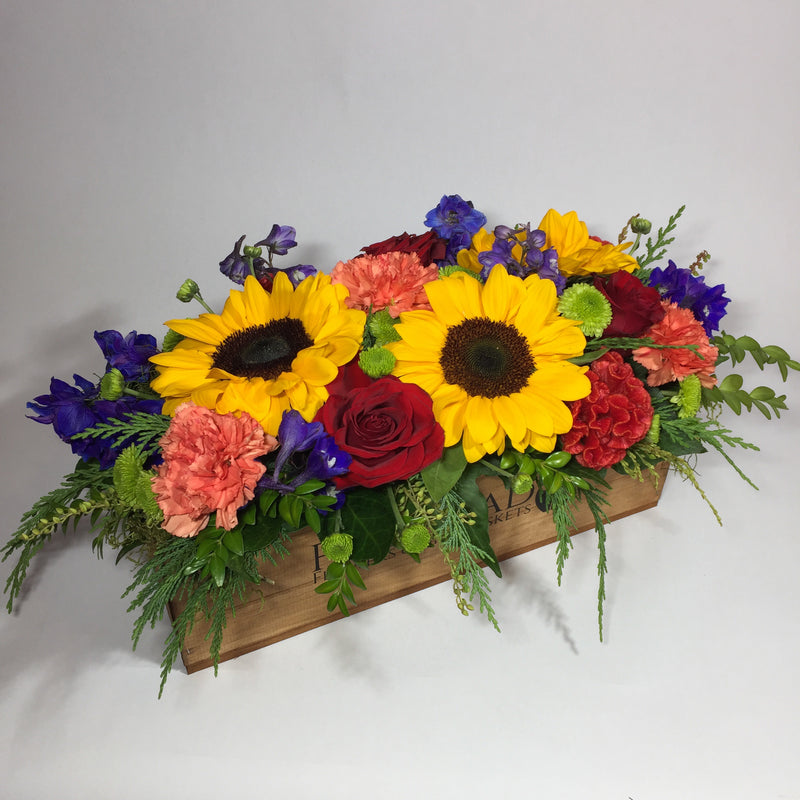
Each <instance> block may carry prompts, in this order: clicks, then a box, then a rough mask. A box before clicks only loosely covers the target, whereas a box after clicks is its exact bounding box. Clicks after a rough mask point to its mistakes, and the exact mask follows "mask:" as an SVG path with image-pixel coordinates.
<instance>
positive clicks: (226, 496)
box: [153, 403, 278, 538]
mask: <svg viewBox="0 0 800 800" xmlns="http://www.w3.org/2000/svg"><path fill="white" fill-rule="evenodd" d="M160 444H161V449H162V454H163V456H164V463H163V464H161V465H160V466H159V467H158V470H157V472H158V474H157V475H156V477H154V478H153V491H154V492H155V493H156V499H157V501H158V505H159V507H160V508H161V510H162V511H163V512H164V520H165V521H164V528H165V529H166V530H167V531H169V532H170V533H171V534H173V536H180V537H182V538H187V537H190V536H197V534H198V533H200V531H201V530H203V528H205V527H206V525H208V521H209V517H210V516H211V514H212V513H213V512H215V513H216V525H217V527H218V528H224V529H225V530H231V529H232V528H235V527H236V525H237V523H238V519H237V516H236V512H237V511H238V510H239V509H240V508H241V507H242V506H243V505H245V503H248V502H250V500H252V499H253V496H254V494H253V491H254V489H255V487H256V484H257V483H258V479H259V478H260V477H261V476H262V475H263V474H264V472H265V471H266V467H265V466H264V465H263V464H262V463H261V462H259V461H256V459H257V458H258V457H259V456H263V455H266V454H267V453H269V452H271V451H272V450H274V449H275V448H276V447H277V446H278V442H277V440H276V439H275V437H274V436H270V435H269V434H267V433H265V431H264V429H263V428H262V427H261V425H260V424H259V423H258V422H257V421H256V420H255V419H253V417H251V416H250V415H249V414H247V413H245V412H242V415H241V416H240V417H235V416H234V415H233V414H217V413H216V412H215V411H211V409H208V408H204V407H203V406H196V405H193V404H192V403H182V404H181V405H180V406H178V408H177V410H176V411H175V416H174V417H173V418H172V422H171V423H170V426H169V428H168V429H167V432H166V433H165V434H164V436H163V437H162V439H161V442H160Z"/></svg>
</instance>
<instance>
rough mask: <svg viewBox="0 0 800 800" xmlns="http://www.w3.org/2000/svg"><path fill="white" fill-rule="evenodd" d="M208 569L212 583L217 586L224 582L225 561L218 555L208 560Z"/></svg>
mask: <svg viewBox="0 0 800 800" xmlns="http://www.w3.org/2000/svg"><path fill="white" fill-rule="evenodd" d="M208 569H209V572H210V573H211V577H212V578H213V579H214V583H216V584H217V586H222V584H223V583H225V562H224V561H223V560H222V559H221V558H220V557H219V556H214V557H213V558H212V559H211V561H209V562H208Z"/></svg>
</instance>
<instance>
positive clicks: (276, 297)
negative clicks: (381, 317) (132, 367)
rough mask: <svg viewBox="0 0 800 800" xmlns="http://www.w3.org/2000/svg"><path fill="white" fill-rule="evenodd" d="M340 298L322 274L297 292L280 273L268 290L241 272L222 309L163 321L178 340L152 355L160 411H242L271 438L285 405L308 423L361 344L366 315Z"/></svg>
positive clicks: (341, 291)
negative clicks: (189, 406) (188, 406)
mask: <svg viewBox="0 0 800 800" xmlns="http://www.w3.org/2000/svg"><path fill="white" fill-rule="evenodd" d="M346 296H347V289H345V288H344V287H343V286H332V285H331V282H330V277H329V276H328V275H323V274H322V273H318V274H317V275H314V276H313V277H310V278H306V279H305V280H304V281H303V282H302V283H300V284H299V285H298V286H297V288H296V289H295V288H294V287H292V284H291V282H290V281H289V279H288V278H287V277H286V275H284V274H283V273H279V274H278V275H277V276H276V277H275V283H274V285H273V288H272V292H266V291H265V290H264V289H263V288H262V287H261V285H260V284H259V283H258V281H257V280H256V279H255V278H253V277H251V276H248V277H247V279H246V280H245V284H244V290H243V291H239V290H238V289H234V290H232V291H231V293H230V297H229V298H228V300H227V301H226V302H225V307H224V309H223V311H222V313H221V314H201V315H200V316H199V317H198V318H196V319H174V320H170V321H169V322H167V323H166V324H167V325H168V326H169V328H170V329H172V330H174V331H176V332H177V333H179V334H181V335H182V336H184V337H185V338H184V339H182V340H181V341H180V342H179V343H178V344H177V345H176V347H175V349H174V350H172V351H171V352H168V353H159V354H158V355H156V356H153V357H152V359H151V361H152V362H153V363H154V364H156V365H157V367H158V372H159V375H158V377H157V378H156V379H155V380H154V381H153V382H152V384H151V385H152V388H153V389H154V390H155V391H156V392H158V394H160V395H161V396H162V397H163V398H164V399H165V402H164V413H165V414H172V413H174V411H175V409H176V408H177V407H178V406H179V405H180V404H181V403H183V402H185V401H187V400H190V401H191V402H193V403H195V404H196V405H199V406H205V407H206V408H210V409H213V410H215V411H217V412H219V413H220V414H228V413H240V412H242V411H246V412H247V413H248V414H250V416H252V417H254V418H255V419H257V420H258V421H259V422H260V423H261V425H262V426H263V427H264V429H265V430H266V432H267V433H269V434H272V435H273V436H274V435H275V434H276V433H277V432H278V426H279V425H280V421H281V417H282V416H283V412H284V411H287V410H289V409H290V408H294V409H296V410H297V411H299V412H300V414H301V415H302V416H303V418H304V419H306V420H311V419H312V417H313V416H314V414H316V412H317V411H318V410H319V409H320V407H321V406H322V404H323V403H324V402H325V401H326V400H327V399H328V390H327V389H326V388H325V387H326V386H327V384H329V383H330V382H331V381H332V380H333V379H334V378H335V377H336V375H337V373H338V369H339V367H340V366H341V365H343V364H346V363H347V362H348V361H350V360H351V359H352V358H353V357H354V356H355V355H356V353H357V352H358V350H359V347H360V345H361V340H362V336H363V332H364V322H365V319H366V315H365V314H364V312H363V311H359V310H355V309H348V308H347V307H346V306H345V303H344V300H345V297H346Z"/></svg>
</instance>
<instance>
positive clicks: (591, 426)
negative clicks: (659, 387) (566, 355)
mask: <svg viewBox="0 0 800 800" xmlns="http://www.w3.org/2000/svg"><path fill="white" fill-rule="evenodd" d="M586 376H587V377H588V378H589V380H590V381H591V383H592V391H591V393H590V394H589V396H588V397H584V398H583V399H582V400H577V401H575V402H574V403H569V406H570V409H571V410H572V420H573V422H572V429H571V430H570V431H569V432H568V433H565V434H564V435H563V436H562V437H561V446H562V447H563V449H564V450H566V451H567V452H568V453H572V454H573V455H574V456H575V457H576V459H577V461H578V463H579V464H582V465H583V466H584V467H589V469H602V468H603V467H610V466H611V465H612V464H616V463H617V462H618V461H621V460H622V459H623V458H624V457H625V453H626V452H627V450H628V448H629V447H630V446H631V445H634V444H636V442H638V441H640V440H641V439H644V437H645V436H646V435H647V432H648V431H649V430H650V423H651V422H652V421H653V405H652V403H651V402H650V395H649V394H648V392H647V389H645V387H644V384H643V383H642V382H641V381H640V380H639V379H638V378H637V377H636V376H635V375H634V374H633V370H632V369H631V366H630V364H628V363H626V362H625V361H623V360H622V356H620V354H619V353H617V352H614V351H612V352H610V353H606V355H604V356H603V357H602V358H598V359H597V361H595V362H594V363H593V364H592V366H591V367H590V368H589V371H588V372H587V373H586Z"/></svg>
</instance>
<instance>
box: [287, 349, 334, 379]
mask: <svg viewBox="0 0 800 800" xmlns="http://www.w3.org/2000/svg"><path fill="white" fill-rule="evenodd" d="M292 372H294V373H296V374H297V375H301V376H302V377H303V380H304V381H307V382H308V383H310V384H312V385H316V386H327V384H329V383H330V382H331V381H332V380H334V378H336V376H337V374H338V372H339V370H338V369H337V367H336V365H335V364H334V363H333V362H331V361H329V360H328V359H327V358H320V357H318V356H314V355H309V354H307V352H306V351H305V350H304V351H301V352H300V353H298V354H297V356H296V357H295V359H294V361H292Z"/></svg>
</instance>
